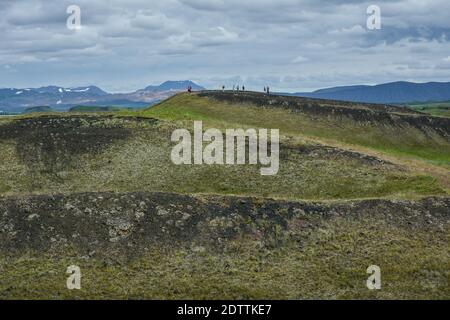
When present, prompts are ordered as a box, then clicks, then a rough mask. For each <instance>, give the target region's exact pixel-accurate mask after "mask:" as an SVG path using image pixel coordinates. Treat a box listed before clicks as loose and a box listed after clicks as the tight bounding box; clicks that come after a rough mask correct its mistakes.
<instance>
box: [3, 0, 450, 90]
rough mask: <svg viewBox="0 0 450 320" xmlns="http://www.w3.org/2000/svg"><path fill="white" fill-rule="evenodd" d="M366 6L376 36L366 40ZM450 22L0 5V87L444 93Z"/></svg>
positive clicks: (181, 5) (436, 12)
mask: <svg viewBox="0 0 450 320" xmlns="http://www.w3.org/2000/svg"><path fill="white" fill-rule="evenodd" d="M69 5H78V6H79V7H80V9H81V29H79V30H70V29H68V28H67V26H66V20H67V18H68V17H69V14H67V13H66V10H67V7H68V6H69ZM369 5H378V6H379V7H380V9H381V19H382V20H381V22H382V25H381V30H368V29H367V24H366V21H367V18H368V17H369V15H368V14H367V12H366V11H367V8H368V6H369ZM449 17H450V3H449V1H448V0H428V1H424V0H389V1H382V0H373V1H368V2H367V1H357V0H332V1H318V0H245V1H243V0H164V1H163V0H159V1H157V0H120V1H119V0H95V1H93V0H70V1H66V0H0V30H1V32H0V87H18V88H19V87H20V88H23V87H37V86H43V85H50V84H53V85H60V86H67V87H69V86H84V85H98V86H100V87H101V88H103V89H106V90H108V91H112V92H125V91H132V90H135V89H140V88H143V87H145V86H147V85H150V84H158V83H160V82H163V81H165V80H181V79H191V80H194V81H196V82H198V83H199V84H202V85H204V86H206V87H208V88H217V87H219V86H221V85H222V84H225V85H228V86H231V85H232V84H237V83H240V84H245V85H246V86H247V87H248V88H252V89H261V88H262V87H263V86H264V85H270V86H271V87H272V89H274V90H280V91H304V90H312V89H318V88H323V87H329V86H336V85H348V84H377V83H382V82H390V81H397V80H407V81H416V82H426V81H450V18H449Z"/></svg>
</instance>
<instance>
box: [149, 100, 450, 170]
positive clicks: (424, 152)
mask: <svg viewBox="0 0 450 320" xmlns="http://www.w3.org/2000/svg"><path fill="white" fill-rule="evenodd" d="M230 95H231V94H230ZM235 95H236V94H235ZM227 98H228V96H227V95H226V94H225V95H221V93H211V94H197V95H186V94H185V95H178V96H175V97H173V98H171V99H168V100H166V101H165V102H163V103H161V104H159V105H157V106H155V107H152V108H150V109H147V110H146V111H144V112H143V113H142V114H143V115H146V116H154V117H158V118H162V119H167V120H194V119H195V120H203V121H205V122H206V123H207V124H208V125H211V126H217V127H219V128H221V127H226V126H227V125H228V126H230V125H231V126H232V127H234V126H236V125H238V126H242V127H269V128H279V129H280V131H281V132H282V133H283V134H285V135H294V136H304V137H311V138H318V139H325V140H334V141H336V142H342V143H346V144H351V145H355V146H363V147H368V148H371V149H374V150H379V151H382V152H386V153H389V154H393V155H402V156H412V157H416V158H420V159H424V160H430V161H432V162H435V163H439V164H443V165H447V166H448V165H449V163H450V143H449V139H450V138H449V135H450V126H449V121H448V120H442V119H439V118H430V117H426V116H424V115H421V114H415V113H411V114H408V113H405V111H403V110H402V109H401V108H398V109H397V110H396V109H393V110H391V111H389V110H388V111H385V110H383V109H378V108H374V107H372V108H371V106H372V105H364V104H362V105H361V106H358V105H351V107H349V106H347V105H345V104H344V103H341V105H339V104H337V102H335V103H331V102H324V103H320V100H311V99H301V98H291V99H289V98H287V97H276V96H271V97H265V98H262V99H261V97H260V96H256V97H255V96H254V94H252V93H239V94H237V96H236V97H232V98H233V99H227ZM380 107H381V106H380ZM411 112H412V111H411Z"/></svg>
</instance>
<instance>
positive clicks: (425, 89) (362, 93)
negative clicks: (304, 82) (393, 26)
mask: <svg viewBox="0 0 450 320" xmlns="http://www.w3.org/2000/svg"><path fill="white" fill-rule="evenodd" d="M293 95H295V96H299V97H307V98H318V99H332V100H342V101H353V102H368V103H384V104H388V103H391V104H403V103H412V102H439V101H447V100H450V82H428V83H412V82H404V81H402V82H391V83H385V84H380V85H376V86H364V85H357V86H346V87H334V88H328V89H321V90H317V91H314V92H298V93H294V94H293Z"/></svg>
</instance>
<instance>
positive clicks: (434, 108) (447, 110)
mask: <svg viewBox="0 0 450 320" xmlns="http://www.w3.org/2000/svg"><path fill="white" fill-rule="evenodd" d="M409 108H411V109H412V110H415V111H420V112H424V113H428V114H431V115H433V116H439V117H447V118H450V102H436V103H421V104H420V103H419V104H412V105H410V106H409Z"/></svg>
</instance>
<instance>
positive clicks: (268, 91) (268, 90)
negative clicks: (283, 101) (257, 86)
mask: <svg viewBox="0 0 450 320" xmlns="http://www.w3.org/2000/svg"><path fill="white" fill-rule="evenodd" d="M269 94H270V88H269V86H267V95H269Z"/></svg>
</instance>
